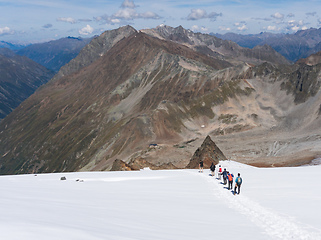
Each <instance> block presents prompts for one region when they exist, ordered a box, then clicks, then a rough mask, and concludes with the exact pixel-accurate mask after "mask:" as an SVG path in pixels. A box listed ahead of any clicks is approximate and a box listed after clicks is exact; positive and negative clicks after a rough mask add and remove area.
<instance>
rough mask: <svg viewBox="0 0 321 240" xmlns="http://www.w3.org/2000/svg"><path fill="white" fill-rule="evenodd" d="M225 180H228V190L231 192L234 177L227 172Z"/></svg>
mask: <svg viewBox="0 0 321 240" xmlns="http://www.w3.org/2000/svg"><path fill="white" fill-rule="evenodd" d="M227 178H228V190H230V189H231V190H232V189H233V178H234V175H233V173H229V172H227Z"/></svg>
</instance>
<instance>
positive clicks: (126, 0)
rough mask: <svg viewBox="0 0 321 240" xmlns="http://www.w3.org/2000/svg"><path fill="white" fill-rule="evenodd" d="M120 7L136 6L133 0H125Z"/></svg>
mask: <svg viewBox="0 0 321 240" xmlns="http://www.w3.org/2000/svg"><path fill="white" fill-rule="evenodd" d="M120 7H121V8H136V7H137V6H136V5H135V3H134V1H130V0H125V1H124V2H123V3H122V4H121V6H120Z"/></svg>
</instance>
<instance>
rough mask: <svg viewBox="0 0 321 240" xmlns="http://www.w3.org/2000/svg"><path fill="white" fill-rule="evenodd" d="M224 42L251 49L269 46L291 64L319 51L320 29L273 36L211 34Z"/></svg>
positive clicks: (265, 34) (262, 34)
mask: <svg viewBox="0 0 321 240" xmlns="http://www.w3.org/2000/svg"><path fill="white" fill-rule="evenodd" d="M212 35H214V36H216V37H219V38H221V39H225V40H231V41H233V42H235V43H237V44H239V45H240V46H242V47H248V48H253V47H256V46H261V45H265V44H266V45H269V46H271V47H272V48H273V49H274V50H275V51H277V52H278V53H280V54H282V55H283V56H284V57H285V58H287V59H288V60H290V61H292V62H296V61H297V60H299V59H301V58H306V57H308V56H310V55H311V54H314V53H317V52H319V51H321V28H319V29H315V28H311V29H307V30H300V31H298V32H296V33H294V34H273V33H267V32H262V33H260V34H249V35H242V34H235V33H226V34H223V35H222V34H213V33H212Z"/></svg>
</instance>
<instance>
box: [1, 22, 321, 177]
mask: <svg viewBox="0 0 321 240" xmlns="http://www.w3.org/2000/svg"><path fill="white" fill-rule="evenodd" d="M320 69H321V65H320V62H318V61H314V62H313V64H311V63H310V64H309V65H307V64H306V63H299V62H298V63H297V64H291V62H290V61H289V60H288V59H286V58H285V57H283V56H282V55H281V54H279V53H278V52H277V51H275V50H274V49H273V48H271V47H270V46H268V45H263V46H257V47H255V48H253V49H249V48H244V47H241V46H239V45H237V44H236V43H234V42H231V41H228V40H222V39H219V38H217V37H215V36H212V35H208V34H200V33H193V32H191V31H189V30H186V29H184V28H182V27H177V28H172V27H169V26H158V27H156V28H154V29H146V30H141V31H137V30H135V29H134V28H132V27H130V26H125V27H122V28H119V29H116V30H111V31H106V32H105V33H103V34H102V35H100V36H98V37H95V38H94V39H92V41H91V42H90V43H89V44H87V45H86V46H85V47H84V48H82V50H81V51H80V52H79V54H78V55H77V57H75V58H74V59H73V60H71V61H70V62H69V63H68V64H66V65H65V66H63V67H62V68H61V69H60V71H59V72H58V73H57V74H56V75H55V77H53V78H52V79H51V81H49V82H48V83H47V84H45V85H44V86H42V87H41V88H40V89H38V91H36V92H35V93H34V94H33V95H32V96H30V97H29V98H28V99H27V100H25V101H24V102H23V103H22V104H21V105H20V106H19V107H17V108H16V109H15V111H13V112H12V113H11V114H10V115H8V116H7V117H6V118H5V119H3V120H2V121H1V122H0V153H1V160H0V172H1V173H2V174H13V173H31V172H33V173H36V172H61V171H81V170H110V169H111V167H112V164H113V162H114V161H115V160H116V159H121V160H123V161H124V162H130V161H134V160H135V159H143V160H144V161H146V162H148V163H151V164H153V165H155V166H157V165H163V164H173V165H174V166H175V167H177V168H184V167H186V165H187V164H188V163H189V161H190V159H191V157H192V155H193V153H194V152H195V150H196V149H197V148H198V147H199V146H200V145H201V143H202V142H203V140H204V138H205V137H206V136H207V135H210V136H211V137H212V139H213V140H214V142H215V143H216V144H217V145H218V147H219V148H220V149H221V150H222V152H223V154H224V155H225V156H226V157H227V158H229V159H234V160H237V161H240V162H245V163H249V164H252V165H256V166H292V165H300V164H303V163H306V162H309V161H311V160H312V159H314V158H316V156H318V154H320V152H321V146H319V144H318V139H320V138H321V136H320V131H319V130H318V129H319V126H320V118H319V115H320V113H321V110H320V109H321V107H320V106H321V98H320V97H319V95H320V91H319V90H320ZM150 143H156V144H157V145H158V148H150V146H149V145H150Z"/></svg>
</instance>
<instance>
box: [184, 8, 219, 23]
mask: <svg viewBox="0 0 321 240" xmlns="http://www.w3.org/2000/svg"><path fill="white" fill-rule="evenodd" d="M220 16H222V13H216V12H211V13H209V14H207V12H206V11H205V10H203V9H192V10H191V13H190V14H189V15H188V16H187V20H192V21H194V20H199V19H204V18H209V19H211V20H214V21H215V20H216V18H217V17H220Z"/></svg>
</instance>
